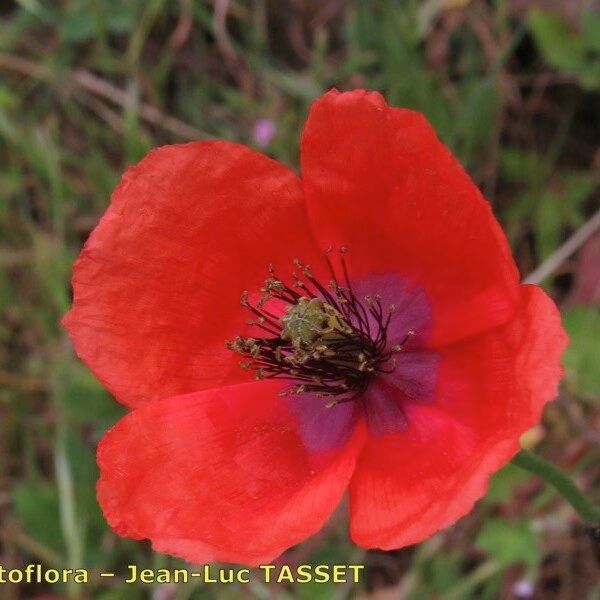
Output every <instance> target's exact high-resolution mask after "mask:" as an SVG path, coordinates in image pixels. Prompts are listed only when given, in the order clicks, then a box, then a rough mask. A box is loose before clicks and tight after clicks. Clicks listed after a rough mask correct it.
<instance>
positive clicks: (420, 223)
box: [301, 90, 518, 344]
mask: <svg viewBox="0 0 600 600" xmlns="http://www.w3.org/2000/svg"><path fill="white" fill-rule="evenodd" d="M301 154H302V178H303V183H304V191H305V194H306V201H307V206H308V211H309V218H310V222H311V225H312V227H313V230H314V232H315V235H316V237H317V239H318V240H319V241H320V242H321V244H323V245H325V244H334V245H341V244H343V245H346V246H348V248H349V252H348V263H349V265H350V268H351V270H352V272H353V273H354V274H355V275H356V276H357V277H362V276H364V275H367V274H368V275H373V274H381V273H390V272H397V273H399V274H400V275H402V276H404V277H409V278H413V279H414V280H415V281H417V282H418V283H419V284H420V285H421V286H423V288H424V289H425V292H426V293H427V295H428V297H429V300H430V302H431V304H432V311H433V317H434V321H433V331H432V338H431V343H432V344H442V343H448V342H450V341H454V340H458V339H463V338H466V337H468V336H469V335H472V334H474V333H477V332H480V331H485V330H486V329H490V328H491V327H494V326H496V325H498V324H501V323H504V322H506V321H508V320H509V319H510V318H512V316H513V314H514V312H515V310H516V308H517V305H518V290H517V286H518V272H517V269H516V266H515V263H514V261H513V259H512V256H511V252H510V248H509V246H508V243H507V241H506V238H505V236H504V234H503V232H502V230H501V229H500V226H499V225H498V223H497V221H496V219H495V218H494V216H493V214H492V211H491V210H490V206H489V204H488V203H487V202H486V201H485V200H484V199H483V197H482V196H481V193H480V192H479V190H478V189H477V187H476V186H475V184H474V183H473V182H472V181H471V179H470V178H469V176H468V175H467V174H466V173H465V171H464V170H463V168H462V167H461V166H460V164H459V163H458V162H457V161H456V160H455V159H454V157H453V156H452V155H451V153H450V152H449V150H448V149H447V148H446V147H445V146H444V145H443V144H442V143H441V142H440V141H439V139H438V138H437V136H436V134H435V131H434V130H433V129H432V127H431V126H430V125H429V124H428V123H427V121H426V120H425V118H424V117H423V115H421V114H420V113H417V112H413V111H410V110H403V109H396V108H390V107H389V106H388V105H387V104H386V102H385V100H384V99H383V98H382V96H381V95H380V94H378V93H376V92H365V91H364V90H357V91H353V92H348V93H339V92H337V91H335V90H334V91H331V92H329V93H327V94H325V95H324V96H322V97H321V98H320V99H319V100H317V101H316V102H315V103H314V104H313V106H312V108H311V111H310V114H309V117H308V120H307V122H306V125H305V129H304V134H303V137H302V152H301Z"/></svg>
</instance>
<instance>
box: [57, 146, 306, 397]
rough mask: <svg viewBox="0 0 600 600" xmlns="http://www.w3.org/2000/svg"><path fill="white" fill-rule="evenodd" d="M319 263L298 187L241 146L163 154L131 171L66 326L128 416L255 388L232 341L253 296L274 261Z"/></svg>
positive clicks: (84, 256) (91, 248)
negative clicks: (139, 408) (135, 410)
mask: <svg viewBox="0 0 600 600" xmlns="http://www.w3.org/2000/svg"><path fill="white" fill-rule="evenodd" d="M297 256H300V257H302V258H303V259H304V260H306V261H311V260H313V256H314V246H313V244H312V241H311V237H310V233H309V228H308V226H307V221H306V216H305V209H304V202H303V196H302V190H301V184H300V181H299V179H298V178H297V177H296V175H294V174H293V173H292V172H291V171H290V170H289V169H287V168H286V167H284V166H283V165H281V164H279V163H277V162H275V161H273V160H271V159H269V158H267V157H266V156H263V155H262V154H259V153H257V152H254V151H252V150H249V149H248V148H245V147H243V146H240V145H237V144H232V143H226V142H197V143H191V144H184V145H176V146H165V147H163V148H159V149H157V150H154V151H153V152H151V153H150V154H148V156H146V158H144V159H143V160H142V161H141V162H140V163H139V164H138V165H136V166H135V167H132V168H130V169H129V170H128V171H127V172H126V173H125V175H124V176H123V179H122V180H121V183H120V184H119V185H118V187H117V188H116V190H115V191H114V193H113V196H112V200H111V205H110V208H109V209H108V211H107V212H106V214H105V215H104V217H103V218H102V220H101V222H100V224H99V225H98V227H97V228H96V229H95V230H94V232H93V233H92V235H91V236H90V238H89V240H88V242H87V243H86V245H85V248H84V250H83V252H82V253H81V256H80V257H79V259H78V260H77V263H76V265H75V268H74V276H73V289H74V302H73V308H72V310H71V311H70V312H69V313H68V315H67V316H66V318H65V320H64V323H65V325H66V327H67V329H68V331H69V334H70V336H71V339H72V341H73V344H74V346H75V349H76V351H77V353H78V355H79V356H80V357H81V358H82V359H83V360H84V361H85V362H86V363H87V364H88V365H89V367H90V368H91V369H92V371H93V372H94V373H95V375H96V376H97V377H98V379H100V381H102V382H103V383H104V384H105V385H106V387H107V388H108V389H109V390H110V391H111V392H112V393H113V394H114V395H115V396H116V397H117V399H118V400H120V401H121V402H123V403H124V404H127V405H129V406H136V405H138V404H140V403H142V402H145V401H149V400H153V399H158V398H166V397H169V396H173V395H176V394H183V393H188V392H193V391H198V390H202V389H206V388H211V387H216V386H219V385H225V384H231V383H236V382H240V381H247V380H248V379H249V378H250V374H248V373H247V372H244V371H242V370H241V369H240V368H239V366H238V362H239V356H236V355H235V354H234V353H233V352H231V351H229V350H227V349H226V348H225V342H226V341H227V340H228V339H231V338H233V337H235V336H236V335H237V334H239V333H240V332H241V331H242V330H243V329H244V328H245V322H246V320H247V319H248V318H249V317H251V316H252V315H250V313H248V312H247V311H245V310H242V309H241V307H240V302H239V300H240V294H241V292H242V291H243V290H245V289H248V290H251V291H252V290H257V291H258V289H259V288H260V287H261V286H262V283H263V281H264V280H265V279H266V277H267V267H268V265H269V264H270V263H272V264H274V265H275V266H276V267H281V270H282V271H283V272H286V273H287V272H289V270H290V267H291V262H292V260H293V259H294V258H295V257H297Z"/></svg>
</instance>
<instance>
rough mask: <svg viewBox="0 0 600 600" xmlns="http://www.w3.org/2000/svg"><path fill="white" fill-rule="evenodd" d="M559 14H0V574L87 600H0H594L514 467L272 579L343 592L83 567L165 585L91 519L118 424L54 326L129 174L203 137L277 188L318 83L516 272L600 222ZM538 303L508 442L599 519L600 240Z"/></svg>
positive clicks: (585, 47)
mask: <svg viewBox="0 0 600 600" xmlns="http://www.w3.org/2000/svg"><path fill="white" fill-rule="evenodd" d="M593 4H594V3H593V2H589V1H587V2H585V1H581V2H578V1H573V0H571V1H565V2H561V1H559V0H556V1H552V0H546V1H540V2H535V3H534V2H530V1H527V0H496V1H487V2H486V1H483V0H473V1H468V0H445V1H444V0H426V1H422V2H409V1H401V0H398V1H391V0H390V1H385V0H365V1H357V2H350V1H344V0H323V1H320V2H317V1H310V0H309V1H295V0H278V1H275V0H272V1H268V0H179V1H174V0H173V1H170V2H168V1H167V0H148V1H136V0H129V1H127V0H122V1H119V0H104V1H102V0H57V1H50V0H19V1H16V2H12V1H1V0H0V165H1V167H0V535H1V537H0V564H2V565H4V566H5V567H10V566H23V565H26V564H28V563H30V562H40V563H42V564H44V565H46V566H48V567H58V568H63V567H80V566H85V567H87V568H89V569H90V571H91V572H92V582H91V583H90V584H89V585H88V586H61V585H54V586H52V585H31V586H24V585H22V586H14V585H13V586H0V597H1V598H3V599H4V598H6V599H7V600H12V599H17V598H39V599H41V598H45V599H49V598H63V597H69V598H101V599H103V600H109V599H121V598H123V599H129V598H131V599H137V598H140V599H141V598H153V599H156V600H167V599H177V600H183V599H186V598H204V597H206V598H238V597H239V598H244V597H249V598H307V599H308V598H311V599H312V598H317V599H318V598H334V599H343V598H346V597H360V598H380V599H386V598H397V599H404V598H406V599H410V600H421V599H423V600H424V599H429V598H441V599H447V600H452V599H453V600H461V599H465V598H467V599H468V598H482V599H495V598H501V599H502V598H542V599H554V598H556V599H565V600H568V599H571V598H577V600H583V599H599V598H600V583H599V580H600V570H599V560H600V542H596V543H595V544H594V542H593V541H592V539H591V537H590V536H589V535H588V534H587V533H586V531H585V528H584V526H583V525H582V524H581V523H580V522H579V521H578V519H577V518H576V516H575V514H574V512H573V511H572V510H571V509H570V508H569V507H568V506H567V505H566V504H565V503H564V502H563V501H562V500H561V499H560V498H558V497H557V496H556V494H554V493H553V492H552V491H550V490H548V489H547V488H546V487H544V485H543V484H542V483H541V482H540V481H539V480H537V479H535V478H532V477H529V476H528V475H526V474H524V473H523V472H520V471H519V470H518V469H517V468H516V467H512V466H509V467H507V468H505V469H504V470H503V471H501V472H500V473H499V474H498V475H497V476H496V477H495V478H494V480H493V481H492V484H491V487H490V491H489V493H488V495H487V497H486V498H485V499H484V500H483V501H481V502H480V503H478V504H477V506H476V509H475V510H474V512H473V513H472V514H471V515H469V516H468V517H466V518H465V519H463V520H461V521H460V522H459V523H458V524H456V525H455V526H454V527H452V528H450V529H449V530H447V531H444V532H442V533H440V534H438V535H437V536H435V537H434V538H432V539H430V540H428V541H427V542H425V543H423V544H421V545H419V546H417V547H413V548H407V549H403V550H400V551H397V552H389V553H384V552H363V551H362V550H360V549H358V548H355V547H353V546H352V544H351V543H350V542H349V540H348V537H347V533H346V519H345V516H344V514H343V510H342V511H341V514H340V515H338V516H336V517H335V518H334V519H333V520H332V522H331V523H330V524H329V525H328V527H327V528H326V529H325V530H324V531H323V532H321V533H320V534H319V535H318V536H316V537H315V538H313V539H312V540H309V541H308V542H306V543H304V544H302V545H301V546H299V547H297V548H293V549H291V550H290V551H289V552H288V554H287V555H286V556H285V557H284V559H285V560H286V562H290V563H315V564H316V563H364V564H365V565H366V574H365V577H364V580H363V582H362V583H361V584H359V585H358V586H354V587H353V586H345V585H337V586H334V585H331V586H330V585H298V586H294V585H287V586H286V585H280V586H277V585H269V586H267V585H265V584H261V583H259V582H255V583H254V584H252V585H249V586H237V587H236V586H235V585H233V586H228V587H225V586H221V587H217V586H214V585H203V584H197V585H195V586H192V585H189V586H179V587H178V586H162V587H160V586H146V587H145V588H141V587H140V588H134V587H133V586H125V585H123V583H122V579H121V578H119V577H116V578H114V579H111V580H106V579H100V577H99V576H98V573H99V572H100V571H101V570H102V569H108V570H111V569H112V570H115V571H121V572H123V570H124V565H126V564H127V563H136V564H137V565H139V566H140V567H151V566H153V567H165V566H174V565H176V564H178V563H177V561H175V560H173V559H171V558H169V557H165V556H161V555H157V554H153V553H152V552H151V551H150V550H149V547H148V546H147V545H146V544H144V543H137V542H132V541H128V540H124V539H120V538H117V537H116V536H115V535H114V534H112V533H111V532H110V531H109V529H108V528H107V526H106V524H105V523H104V520H103V518H102V516H101V514H100V512H99V509H98V506H97V503H96V500H95V495H94V494H95V491H94V485H95V480H96V476H97V470H96V466H95V462H94V449H95V446H96V443H97V442H98V440H99V439H100V437H101V436H102V434H103V432H104V431H105V430H106V429H107V427H109V426H110V425H111V424H112V423H114V422H115V421H116V420H117V419H118V418H119V416H120V414H122V410H121V409H120V408H119V407H118V406H117V404H116V403H115V402H114V401H113V400H112V399H111V398H110V397H109V396H108V394H107V393H105V392H104V391H103V390H102V389H101V388H100V386H99V384H98V383H97V382H96V381H95V380H94V379H93V377H92V376H91V375H90V374H89V372H88V371H87V369H86V368H85V367H84V366H83V365H81V364H79V363H78V362H77V360H76V359H75V358H74V355H73V351H72V348H71V347H70V344H69V342H68V340H67V338H66V336H65V333H64V332H63V331H62V330H61V328H60V326H59V320H60V318H61V315H62V314H63V313H64V312H65V311H66V310H67V308H68V306H69V302H70V286H69V277H70V269H71V265H72V262H73V260H74V258H75V257H76V255H77V253H78V251H79V249H80V247H81V245H82V243H83V242H84V241H85V239H86V237H87V235H88V234H89V232H90V230H91V229H92V228H93V227H94V225H95V223H96V222H97V220H98V218H99V217H100V215H101V214H102V212H103V211H104V209H105V208H106V206H107V202H108V199H109V195H110V192H111V190H112V188H113V186H114V185H115V183H116V181H117V179H118V177H119V175H120V174H121V173H122V171H123V170H124V169H125V168H126V166H127V165H129V164H131V163H133V162H135V161H137V160H138V159H140V158H141V157H142V156H143V155H144V153H145V152H146V151H147V150H148V149H149V148H151V147H153V146H156V145H160V144H165V143H172V142H180V141H183V140H188V139H195V138H205V137H211V136H212V137H219V138H226V139H232V140H237V141H240V142H243V143H246V144H250V145H252V146H255V147H259V148H261V149H263V151H265V152H267V153H268V154H270V155H272V156H274V157H276V158H278V159H279V160H282V161H284V162H286V163H288V164H290V165H292V166H293V167H294V168H295V167H297V163H298V137H299V131H300V128H301V126H302V123H303V121H304V119H305V116H306V113H307V109H308V106H309V104H310V102H311V101H312V100H313V99H314V98H315V97H317V96H318V95H319V94H320V93H321V92H322V91H323V90H326V89H328V88H330V87H332V86H336V87H338V88H340V89H351V88H354V87H368V88H372V89H377V90H380V91H381V92H382V93H383V94H384V95H385V96H386V98H387V100H388V102H390V103H391V104H395V105H401V106H407V107H412V108H416V109H418V110H421V111H423V112H424V113H425V114H426V115H427V117H428V118H429V119H430V120H431V122H432V123H433V124H434V126H435V127H436V128H437V130H438V132H439V134H440V136H441V137H442V138H443V140H444V141H445V142H446V143H447V144H449V145H450V146H451V147H452V149H453V150H454V151H455V153H456V154H457V155H458V156H459V158H460V159H461V161H462V162H463V164H464V165H465V167H466V168H467V170H468V171H469V173H470V174H471V175H472V177H473V178H474V179H475V181H476V182H477V184H478V185H479V186H480V187H481V188H482V190H483V191H484V193H485V195H486V197H487V198H488V200H489V201H490V202H491V203H492V205H493V208H494V211H495V212H496V214H497V215H498V217H499V219H500V220H501V221H502V223H503V226H504V227H505V229H506V231H507V234H508V236H509V239H510V242H511V245H512V247H513V250H514V253H515V256H516V258H517V261H518V263H519V266H520V268H521V271H522V273H523V274H524V275H526V274H527V273H529V272H531V271H532V270H533V269H535V268H536V267H537V266H538V265H539V264H540V263H543V261H545V260H546V259H548V257H550V256H551V255H552V254H553V252H554V251H555V250H556V249H557V248H558V247H559V246H560V245H561V244H562V243H563V242H564V241H565V239H566V238H567V237H568V236H569V235H571V234H572V233H573V232H576V231H578V230H580V228H581V227H584V228H585V226H586V223H588V224H589V220H590V218H591V216H592V215H593V214H594V212H595V211H596V210H597V209H598V206H599V205H600V202H599V198H600V189H599V187H598V184H599V182H600V148H599V142H600V12H598V5H596V7H594V5H593ZM555 267H556V268H555V269H554V273H553V274H552V275H551V276H549V277H547V278H546V279H544V281H543V284H544V286H545V287H546V289H547V290H548V291H549V292H550V293H551V294H552V295H553V297H554V298H555V299H556V300H557V302H558V303H559V305H560V307H561V310H562V312H563V315H564V320H565V324H566V327H567V328H568V330H569V333H570V335H571V339H572V342H571V346H570V348H569V350H568V354H567V356H566V376H565V379H564V382H563V386H562V390H561V395H560V397H559V399H558V401H557V402H555V403H553V404H552V405H551V406H550V407H549V408H548V409H547V410H546V412H545V416H544V422H543V424H542V425H541V426H540V427H539V428H537V429H536V430H534V431H533V432H531V433H530V434H528V436H527V438H526V440H525V441H526V443H527V444H528V445H529V446H530V447H535V448H536V450H537V451H538V452H540V453H541V454H543V455H544V456H546V457H547V458H549V459H551V460H553V461H554V462H556V463H557V464H560V465H561V466H563V467H564V468H566V469H568V470H569V471H570V472H572V473H574V474H575V475H576V480H577V482H578V484H579V485H580V486H581V487H582V488H584V489H586V490H587V491H588V493H589V494H590V496H591V497H595V499H596V501H600V460H599V458H600V433H599V431H600V367H599V360H600V316H599V312H598V305H599V302H600V237H599V236H598V234H595V235H592V236H590V237H589V239H588V240H587V241H586V242H585V244H583V245H582V246H581V248H579V249H578V250H577V252H575V253H574V254H572V255H571V256H569V257H568V258H567V259H566V260H564V261H559V262H558V264H556V265H555Z"/></svg>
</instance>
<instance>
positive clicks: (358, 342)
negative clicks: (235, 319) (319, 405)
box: [227, 247, 414, 406]
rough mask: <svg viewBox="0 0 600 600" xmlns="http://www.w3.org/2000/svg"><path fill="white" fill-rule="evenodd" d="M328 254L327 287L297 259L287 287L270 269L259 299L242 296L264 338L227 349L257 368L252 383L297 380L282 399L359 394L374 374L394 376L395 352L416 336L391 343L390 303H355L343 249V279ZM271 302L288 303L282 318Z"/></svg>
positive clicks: (333, 400)
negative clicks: (274, 379) (386, 304)
mask: <svg viewBox="0 0 600 600" xmlns="http://www.w3.org/2000/svg"><path fill="white" fill-rule="evenodd" d="M330 252H331V251H328V252H327V253H326V255H325V260H326V262H327V266H328V270H329V273H330V276H331V280H330V281H329V284H328V285H325V284H323V283H322V282H320V281H319V280H318V279H317V278H316V277H315V276H314V275H313V272H312V270H311V268H310V266H308V265H304V264H302V262H301V261H299V260H295V261H294V265H295V266H296V268H297V271H295V272H293V273H292V278H293V281H294V283H293V284H292V286H291V287H290V286H288V285H286V284H285V283H284V282H283V281H282V280H281V279H280V278H279V277H277V275H276V273H275V270H274V268H273V267H272V266H271V267H269V275H270V276H269V278H268V279H267V280H266V281H265V285H264V287H263V288H261V292H262V296H261V297H260V298H259V300H258V301H257V302H255V303H251V302H250V300H249V293H248V292H247V291H245V292H243V294H242V299H241V304H242V306H244V307H245V308H246V309H248V310H249V311H250V312H251V313H252V314H253V315H254V317H255V318H253V319H252V320H250V321H248V323H249V324H250V325H253V326H255V327H257V328H258V329H260V330H261V335H262V336H263V337H258V336H255V337H243V336H238V337H236V338H235V339H234V340H231V341H229V342H228V343H227V347H228V348H229V349H230V350H233V351H234V352H237V353H239V354H242V355H243V356H244V357H245V360H243V361H242V362H240V366H241V367H242V368H244V369H248V370H254V371H255V372H256V379H265V378H276V379H287V380H291V381H294V382H295V385H292V386H291V387H290V388H288V389H287V390H285V391H283V392H282V395H287V394H300V393H304V392H313V393H315V394H317V395H318V396H321V397H328V398H330V401H329V402H328V406H334V405H335V404H338V403H340V402H349V401H351V400H354V399H355V398H357V397H358V396H360V395H362V394H363V393H364V392H365V391H366V389H367V387H368V385H369V382H370V381H371V380H372V379H373V378H374V377H376V376H377V374H379V373H391V372H392V371H393V370H394V368H395V366H396V361H395V359H394V357H393V355H394V354H395V353H396V352H400V351H401V350H402V347H403V345H404V343H405V342H406V341H407V340H408V339H409V338H410V337H411V336H412V335H414V331H408V332H407V333H406V336H405V338H404V339H403V340H402V342H400V343H396V344H392V345H390V344H389V343H388V336H387V332H388V327H389V325H390V321H391V319H392V318H393V315H394V312H395V310H396V307H395V305H393V304H391V305H389V306H387V307H384V306H382V302H381V296H380V295H379V294H375V295H373V296H366V297H364V298H358V297H357V296H356V294H355V293H354V291H353V288H352V285H351V283H350V279H349V277H348V269H347V266H346V261H345V255H346V252H347V250H346V248H345V247H342V248H340V252H339V257H340V265H341V272H342V276H341V277H340V278H338V276H337V274H336V270H335V269H334V265H333V263H332V261H331V259H330ZM340 279H341V280H342V281H343V283H340ZM275 300H277V301H279V302H283V303H284V305H285V309H284V312H283V314H282V315H281V316H277V315H276V314H275V313H274V312H273V311H272V310H269V308H268V305H269V303H270V302H271V301H275ZM265 334H267V335H265Z"/></svg>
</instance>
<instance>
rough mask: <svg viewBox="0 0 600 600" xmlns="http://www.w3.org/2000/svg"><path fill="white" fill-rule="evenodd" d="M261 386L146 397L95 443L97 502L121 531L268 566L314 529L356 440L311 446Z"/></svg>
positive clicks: (335, 497) (194, 554) (204, 556)
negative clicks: (329, 447)
mask: <svg viewBox="0 0 600 600" xmlns="http://www.w3.org/2000/svg"><path fill="white" fill-rule="evenodd" d="M280 390H281V384H280V383H279V382H274V381H261V382H254V383H247V384H240V385H236V386H231V387H224V388H221V389H212V390H205V391H203V392H199V393H196V394H190V395H186V396H179V397H174V398H169V399H167V400H159V401H155V402H151V403H146V404H144V405H143V406H141V407H139V408H136V409H134V410H133V411H132V412H131V413H129V414H128V415H127V416H126V417H125V418H124V419H122V420H121V421H120V422H119V423H118V424H117V425H116V426H115V427H114V428H113V429H111V430H110V431H109V432H108V433H107V434H106V436H105V438H104V439H103V440H102V442H101V443H100V446H99V449H98V463H99V465H100V471H101V477H100V481H99V483H98V499H99V501H100V504H101V506H102V509H103V511H104V514H105V516H106V518H107V520H108V522H109V523H110V525H111V526H112V527H113V528H114V529H115V530H116V531H117V532H118V533H119V534H120V535H123V536H128V537H133V538H137V539H141V538H149V539H150V540H151V541H152V544H153V547H154V548H155V549H156V550H158V551H162V552H167V553H168V554H173V555H177V556H181V557H183V558H185V559H186V560H188V561H190V562H194V563H204V562H213V561H224V562H234V563H245V564H259V563H261V562H268V561H270V560H272V559H273V558H275V557H276V556H278V555H279V554H281V553H282V552H283V551H284V550H285V549H286V548H289V547H290V546H292V545H294V544H296V543H298V542H300V541H301V540H303V539H305V538H306V537H308V536H309V535H311V534H313V533H315V532H316V531H317V530H319V529H320V528H321V527H322V526H323V524H324V523H325V521H326V520H327V518H328V517H329V516H330V515H331V513H332V512H333V510H334V509H335V507H336V506H337V504H338V502H339V500H340V498H341V496H342V494H343V493H344V490H345V489H346V487H347V485H348V482H349V480H350V477H351V475H352V472H353V470H354V465H355V461H356V456H357V454H358V452H359V449H360V447H361V446H362V444H363V442H364V427H361V426H359V427H358V428H357V429H356V430H355V432H354V434H353V435H352V436H351V437H350V438H349V439H348V440H347V441H346V442H345V443H344V444H343V445H341V446H339V447H337V448H336V449H335V450H332V451H329V452H310V451H308V450H307V448H306V446H305V444H304V443H303V441H302V438H301V437H300V434H299V433H298V423H297V418H296V416H295V415H293V414H292V413H291V412H290V411H289V410H288V409H287V408H286V406H287V405H286V403H285V402H283V400H282V398H280V397H279V395H278V392H279V391H280Z"/></svg>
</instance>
